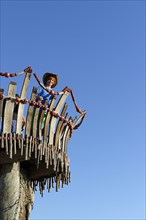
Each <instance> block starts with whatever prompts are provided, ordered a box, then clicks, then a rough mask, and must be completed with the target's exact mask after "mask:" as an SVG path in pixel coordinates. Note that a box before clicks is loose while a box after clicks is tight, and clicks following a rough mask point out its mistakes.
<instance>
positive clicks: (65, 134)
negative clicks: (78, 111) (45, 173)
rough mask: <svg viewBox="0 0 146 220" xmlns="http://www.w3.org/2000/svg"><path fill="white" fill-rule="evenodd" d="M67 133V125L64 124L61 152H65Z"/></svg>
mask: <svg viewBox="0 0 146 220" xmlns="http://www.w3.org/2000/svg"><path fill="white" fill-rule="evenodd" d="M69 121H72V119H71V117H70V118H69ZM68 131H69V125H68V124H66V125H65V129H64V132H63V139H62V151H64V152H65V151H66V145H65V144H66V137H67V133H68Z"/></svg>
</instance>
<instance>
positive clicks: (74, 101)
mask: <svg viewBox="0 0 146 220" xmlns="http://www.w3.org/2000/svg"><path fill="white" fill-rule="evenodd" d="M33 75H34V77H35V79H36V80H37V82H38V84H39V85H40V86H41V87H42V88H43V89H44V90H46V91H47V92H49V93H50V94H51V95H61V94H63V93H65V92H66V91H68V92H69V93H70V94H71V97H72V101H73V103H74V105H75V108H76V111H77V112H78V113H80V114H82V115H84V116H83V118H82V120H81V122H80V123H79V124H78V125H76V126H75V129H77V128H78V127H79V126H80V124H81V123H82V121H83V119H84V117H85V115H86V110H84V111H82V110H81V109H80V108H79V107H78V105H77V103H76V99H75V96H74V93H73V90H71V89H70V88H69V87H67V86H66V87H65V88H64V89H63V90H62V92H55V91H53V90H51V89H47V88H46V87H45V86H44V85H43V84H42V83H41V81H40V79H39V78H38V76H37V74H36V73H34V74H33Z"/></svg>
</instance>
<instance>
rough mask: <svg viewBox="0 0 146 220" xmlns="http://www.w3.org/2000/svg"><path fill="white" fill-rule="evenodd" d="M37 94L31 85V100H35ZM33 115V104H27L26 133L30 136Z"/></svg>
mask: <svg viewBox="0 0 146 220" xmlns="http://www.w3.org/2000/svg"><path fill="white" fill-rule="evenodd" d="M36 96H37V88H36V87H33V90H32V95H31V100H32V101H35V100H36ZM33 116H34V105H29V107H28V111H27V117H26V135H28V136H31V130H32V123H33Z"/></svg>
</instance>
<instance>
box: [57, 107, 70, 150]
mask: <svg viewBox="0 0 146 220" xmlns="http://www.w3.org/2000/svg"><path fill="white" fill-rule="evenodd" d="M67 108H68V105H67V104H66V103H65V105H64V107H63V109H62V112H61V116H63V117H64V115H65V113H66V110H67ZM62 124H63V121H61V120H58V124H57V126H56V132H55V135H54V145H55V146H56V147H57V146H58V142H59V133H60V129H61V126H62Z"/></svg>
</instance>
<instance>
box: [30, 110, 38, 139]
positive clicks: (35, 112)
mask: <svg viewBox="0 0 146 220" xmlns="http://www.w3.org/2000/svg"><path fill="white" fill-rule="evenodd" d="M39 112H40V108H39V107H36V108H35V109H34V118H33V126H32V136H33V137H34V138H37V125H38V118H39Z"/></svg>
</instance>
